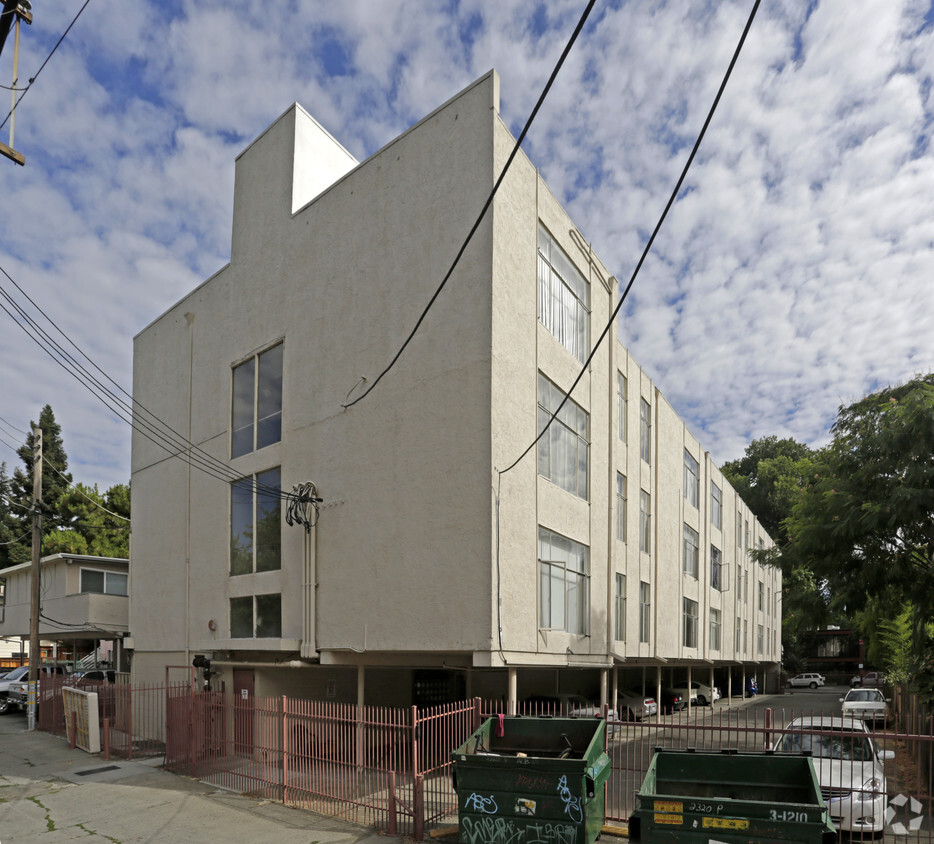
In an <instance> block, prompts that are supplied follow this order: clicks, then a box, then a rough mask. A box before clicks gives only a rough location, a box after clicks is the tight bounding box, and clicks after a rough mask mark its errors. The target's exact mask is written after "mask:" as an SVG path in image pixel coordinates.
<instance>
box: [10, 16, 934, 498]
mask: <svg viewBox="0 0 934 844" xmlns="http://www.w3.org/2000/svg"><path fill="white" fill-rule="evenodd" d="M85 5H86V8H84V10H83V12H81V14H80V16H79V17H78V19H77V21H76V22H75V23H74V26H73V27H72V29H71V30H70V32H69V33H68V35H67V36H66V37H65V38H64V40H63V41H62V42H61V46H59V47H58V49H57V50H56V52H55V53H54V55H52V57H51V59H49V61H48V63H47V64H46V66H45V67H44V68H43V69H42V71H41V73H39V75H38V77H37V78H36V79H35V81H34V83H33V84H32V86H31V87H30V88H29V90H28V93H27V94H26V95H25V96H24V97H23V100H22V103H21V105H20V106H19V107H18V108H17V110H16V122H15V142H14V147H15V148H16V149H17V150H18V151H19V152H21V153H23V154H24V155H25V156H26V165H25V167H19V166H17V165H15V164H14V163H12V162H11V161H8V160H7V159H3V158H0V208H2V209H3V212H4V213H3V228H2V233H0V268H2V271H3V273H5V274H2V273H0V290H2V293H0V296H3V297H9V298H0V302H2V304H3V305H4V306H5V307H6V309H8V310H11V311H13V309H14V306H13V304H12V302H15V303H16V304H17V305H18V306H19V307H22V308H23V309H24V310H25V311H26V312H27V313H28V314H29V315H30V316H32V317H33V318H34V319H37V320H40V321H43V319H44V318H43V317H42V316H41V314H40V312H39V310H38V308H41V310H42V311H44V312H45V314H46V315H48V317H49V318H50V319H51V320H52V321H53V322H54V324H55V326H57V328H58V329H60V330H61V331H62V332H63V333H64V334H65V335H67V338H68V341H71V342H73V343H74V344H75V345H76V346H77V347H78V348H80V349H81V350H82V352H84V353H86V354H87V355H88V356H89V357H90V358H91V360H93V361H94V363H95V364H96V365H97V366H99V367H100V368H101V370H103V371H104V372H105V373H106V374H107V375H108V376H109V377H110V378H112V379H113V380H114V381H115V382H116V383H117V384H119V385H120V386H121V387H122V388H123V389H125V390H126V391H127V392H130V391H131V389H132V385H131V356H132V339H133V336H134V335H135V334H136V333H138V332H139V331H140V330H141V329H142V328H143V327H145V326H146V325H147V324H148V323H149V322H151V321H152V320H153V319H154V318H155V317H157V316H158V315H159V314H160V313H162V312H163V311H164V310H165V309H166V308H167V307H169V306H170V305H171V304H172V303H174V302H175V301H177V300H178V299H179V298H180V297H181V296H183V295H184V294H185V293H187V292H188V291H189V290H191V289H192V288H193V287H194V286H196V285H197V284H199V283H200V282H201V281H202V280H203V279H205V278H206V277H208V276H209V275H211V274H212V273H214V272H215V271H216V270H218V269H219V268H220V267H222V266H223V265H224V264H225V263H226V262H227V260H228V257H229V250H230V226H231V217H232V195H233V174H234V158H235V156H236V155H237V154H238V153H239V152H240V151H241V150H242V149H243V148H244V147H245V146H246V145H247V144H248V143H249V142H250V141H251V140H252V139H253V138H254V137H256V136H257V135H258V134H259V133H260V132H261V131H262V130H263V129H264V128H265V127H266V126H267V125H268V124H269V123H270V122H271V121H272V120H274V119H275V118H276V117H277V116H278V115H279V114H281V113H282V112H283V111H284V110H285V109H286V108H287V107H288V106H289V105H290V104H291V103H292V102H294V101H298V102H299V103H301V104H302V105H303V106H304V107H305V108H307V109H308V111H310V112H311V113H312V114H313V115H314V116H315V117H316V118H317V119H318V120H319V121H320V122H321V123H322V124H323V125H324V126H325V127H326V128H327V129H328V130H329V131H330V132H331V133H332V134H333V135H334V136H335V137H336V138H338V139H339V140H340V141H341V142H342V143H343V144H344V146H345V147H347V148H348V149H349V150H350V151H351V152H352V153H353V154H354V155H355V156H356V157H357V158H358V159H359V160H363V159H364V158H366V157H367V156H369V155H371V154H372V153H374V152H375V151H376V150H378V149H379V148H380V147H382V146H383V145H385V144H386V143H388V142H389V141H390V140H392V139H393V138H394V137H395V136H396V135H398V134H399V133H401V132H402V131H404V130H405V129H406V128H408V127H409V126H410V125H412V124H413V123H415V122H416V121H418V120H419V119H421V118H422V117H423V116H424V115H426V114H427V113H428V112H430V111H431V110H433V109H434V108H436V107H437V106H438V105H440V104H441V103H443V102H444V101H446V100H447V99H449V98H450V97H451V96H452V95H453V94H455V93H456V92H458V91H459V90H461V89H462V88H464V87H465V86H467V85H468V84H469V83H470V82H472V81H473V80H474V79H475V78H477V77H478V76H480V75H482V74H483V73H485V72H486V71H487V70H489V69H490V68H496V70H497V71H498V72H499V74H500V76H501V78H502V96H501V100H502V115H503V118H504V119H505V120H506V122H507V123H508V124H509V125H510V126H511V127H512V128H513V131H514V133H515V134H517V135H518V133H519V131H520V130H521V128H522V126H523V125H524V123H525V121H526V119H527V117H528V114H529V113H530V111H531V109H532V107H533V105H534V103H535V101H536V99H537V98H538V96H539V94H540V92H541V90H542V88H543V86H544V84H545V82H546V80H547V78H548V76H549V74H550V72H551V70H552V68H553V66H554V64H555V63H556V61H557V59H558V57H559V55H560V53H561V51H562V49H563V47H564V45H565V43H566V41H567V39H568V37H569V35H570V33H571V31H572V30H573V28H574V25H575V24H576V22H577V20H578V18H579V17H580V15H581V13H582V11H583V9H584V7H585V5H586V2H585V0H548V2H541V1H540V0H499V2H495V3H493V2H488V0H448V2H441V0H438V2H434V0H343V2H340V3H337V2H332V0H272V1H271V0H264V2H258V0H257V1H256V2H254V0H198V2H187V0H172V1H171V2H166V0H151V2H145V0H89V2H88V3H87V4H85V0H33V12H34V22H33V24H32V26H30V27H23V31H22V36H21V47H20V66H19V70H20V79H21V84H25V83H26V82H27V80H28V79H29V78H30V77H33V76H35V74H36V73H37V71H38V70H39V68H40V66H41V65H42V63H43V62H44V61H45V60H46V59H47V57H48V56H49V54H50V52H51V51H52V49H53V47H54V46H55V44H56V42H58V40H59V39H60V38H61V36H62V34H63V33H64V32H65V31H66V29H67V28H68V26H69V24H71V23H72V21H73V20H74V18H75V16H76V15H78V13H79V11H81V10H82V7H84V6H85ZM751 7H752V0H723V2H712V3H703V2H699V0H671V2H652V1H651V0H639V2H623V1H622V0H617V2H609V1H608V0H598V2H597V4H596V7H595V8H594V11H593V12H592V14H591V16H590V19H589V21H588V24H587V26H586V28H585V30H584V32H583V33H582V35H581V37H580V38H579V40H578V42H577V44H576V46H575V47H574V50H573V52H572V54H571V57H570V58H569V60H568V62H567V63H566V65H565V67H564V70H563V71H562V73H561V75H560V76H559V78H558V81H557V83H556V85H555V87H554V88H553V90H552V92H551V94H550V95H549V98H548V99H547V100H546V102H545V105H544V107H543V108H542V110H541V112H540V113H539V115H538V118H537V120H536V122H535V124H534V126H533V129H532V131H531V134H530V136H529V138H528V140H527V142H526V144H525V150H526V152H527V154H528V155H529V156H530V157H531V159H532V160H533V162H534V163H535V164H536V165H538V166H539V167H540V168H541V170H542V173H543V175H544V178H545V179H546V181H547V182H548V183H549V184H550V186H551V188H552V189H553V190H554V192H555V193H556V195H557V196H558V197H559V198H560V199H561V200H562V201H563V202H564V204H565V207H566V208H567V210H568V211H569V213H570V215H571V217H572V218H573V219H574V220H575V221H576V222H577V224H578V225H579V227H580V229H581V231H582V232H583V234H584V236H585V237H586V238H587V239H588V240H590V241H591V242H592V243H593V246H594V249H595V251H596V252H597V253H598V254H599V255H600V256H601V258H602V259H603V261H604V262H605V263H606V264H607V266H608V267H609V268H610V270H611V271H612V272H613V273H614V274H615V275H617V277H619V278H620V279H622V280H623V281H624V283H625V281H626V280H628V278H629V276H630V275H631V273H632V271H633V268H634V267H635V264H636V262H637V260H638V258H639V255H640V254H641V251H642V249H643V247H644V244H645V241H646V239H647V237H648V235H649V233H650V232H651V230H652V228H653V227H654V225H655V222H656V220H657V218H658V216H659V214H660V213H661V211H662V209H663V207H664V205H665V202H666V201H667V198H668V194H669V193H670V191H671V189H672V188H673V186H674V184H675V182H676V180H677V177H678V175H679V173H680V170H681V168H682V166H683V164H684V161H685V160H686V158H687V155H688V153H689V152H690V148H691V146H692V144H693V142H694V139H695V137H696V135H697V133H698V132H699V130H700V127H701V125H702V124H703V120H704V118H705V116H706V113H707V110H708V109H709V107H710V104H711V102H712V100H713V97H714V95H715V93H716V90H717V87H718V85H719V84H720V80H721V78H722V76H723V73H724V71H725V69H726V67H727V65H728V63H729V60H730V56H731V54H732V51H733V49H734V47H735V45H736V43H737V41H738V39H739V36H740V33H741V32H742V29H743V26H744V24H745V22H746V18H747V16H748V14H749V11H750V9H751ZM12 73H13V39H12V35H11V37H10V39H9V40H8V42H7V45H6V47H5V49H4V51H3V54H2V55H0V84H3V85H7V86H8V85H10V83H11V81H12ZM932 75H934V12H932V9H931V4H930V3H929V2H928V0H925V2H912V1H911V0H820V2H814V0H812V2H807V0H770V2H766V3H763V4H762V8H761V9H760V11H759V14H758V16H757V18H756V21H755V23H754V25H753V29H752V32H751V34H750V36H749V39H748V41H747V44H746V47H745V49H744V51H743V54H742V56H741V57H740V60H739V63H738V65H737V68H736V71H735V72H734V75H733V78H732V80H731V82H730V85H729V87H728V88H727V91H726V94H725V97H724V99H723V101H722V103H721V105H720V108H719V110H718V112H717V115H716V117H715V118H714V121H713V123H712V125H711V127H710V129H709V130H708V134H707V137H706V140H705V143H704V146H703V147H702V149H701V154H700V156H699V158H698V159H697V161H696V162H695V165H694V167H693V169H692V170H691V172H690V174H689V176H688V179H687V182H686V183H685V187H684V190H683V191H682V195H681V198H680V199H679V201H678V202H677V203H676V205H675V206H674V207H673V209H672V211H671V213H670V215H669V218H668V221H667V223H666V225H665V227H664V228H663V230H662V232H661V234H660V236H659V238H658V240H657V241H656V244H655V247H654V250H653V252H652V255H651V257H650V258H649V260H648V261H647V263H646V265H645V267H644V269H643V271H642V273H641V274H640V276H639V278H638V279H637V281H636V284H635V287H634V289H633V292H632V294H631V295H630V297H629V298H628V299H627V302H626V307H625V308H624V313H623V314H622V315H621V318H620V324H619V334H620V337H621V338H622V339H623V341H624V342H625V343H626V344H627V345H628V346H629V347H630V349H631V350H632V352H633V354H634V355H635V357H636V359H637V360H638V361H639V363H640V364H641V365H642V366H643V367H644V368H645V369H646V370H647V371H648V373H649V374H650V376H651V377H652V378H653V379H654V380H655V382H656V383H657V384H658V385H659V386H660V388H661V389H662V391H663V392H664V394H665V395H666V396H667V398H668V399H669V401H670V402H671V403H672V404H673V405H674V407H675V409H676V410H677V411H678V412H679V413H680V414H681V415H682V417H683V418H684V419H685V420H687V422H688V423H689V425H690V427H691V428H692V430H693V431H694V433H695V434H696V435H697V436H698V437H699V438H700V440H701V442H702V443H703V444H704V446H705V447H706V448H707V449H709V450H710V452H711V454H712V456H713V458H714V460H716V461H717V462H718V463H722V462H723V461H725V460H729V459H733V458H735V457H738V456H740V455H741V454H742V452H743V449H744V447H745V446H746V444H747V443H748V442H749V441H750V440H751V439H753V438H756V437H761V436H766V435H770V434H775V435H779V436H792V437H795V438H796V439H798V440H799V441H803V442H807V443H810V444H812V445H820V444H823V443H824V442H826V439H827V429H828V426H829V425H830V423H831V422H832V421H833V418H834V415H835V412H836V409H837V408H838V406H839V405H841V404H843V403H849V402H850V401H852V400H855V399H856V398H859V397H861V396H862V395H864V394H865V393H867V392H869V391H871V390H873V389H874V388H878V387H880V386H884V385H887V384H890V383H894V382H899V381H903V380H906V379H909V378H911V377H912V376H914V375H916V374H919V373H922V372H928V371H931V370H934V293H932V279H934V149H932V145H931V127H932V117H934V101H932V96H934V88H932V85H931V80H932ZM9 97H10V94H9V92H8V91H6V90H0V102H2V103H4V104H5V105H4V106H3V107H2V108H0V117H2V116H3V115H5V114H6V113H7V111H8V110H9V106H8V105H7V104H8V103H9V101H10V100H9ZM9 129H10V123H9V121H7V123H6V125H5V126H4V127H3V128H2V129H0V140H2V141H3V142H5V143H8V142H9ZM465 234H466V232H465ZM442 295H443V294H442ZM27 296H28V297H29V299H27V298H26V297H27ZM30 299H31V300H32V302H30V301H29V300H30ZM33 303H34V304H33ZM18 319H22V318H21V317H20V318H18ZM44 327H45V329H46V330H47V331H49V333H50V334H52V335H54V336H55V337H56V339H57V340H58V341H59V342H61V343H63V344H64V343H66V342H68V341H66V340H64V338H63V337H62V336H61V335H58V334H57V333H56V329H55V328H52V326H50V325H49V324H48V323H44ZM404 328H405V331H408V329H409V328H410V326H405V327H404ZM401 333H402V329H400V334H401ZM597 333H598V332H597V331H594V336H596V334H597ZM402 364H403V365H404V359H403V360H402ZM85 366H86V367H87V368H88V369H90V368H91V367H90V364H87V363H85ZM98 377H101V376H98ZM387 377H389V378H391V377H392V376H391V375H389V376H387ZM45 404H51V405H52V407H53V408H54V410H55V414H56V418H57V419H58V421H59V423H60V424H61V426H62V429H63V436H64V441H65V448H66V450H67V452H68V455H69V459H70V467H69V468H70V469H71V471H72V473H73V474H74V476H75V479H76V480H79V481H81V482H83V483H88V484H94V483H97V484H98V485H99V486H100V487H101V488H102V489H103V488H106V487H108V486H110V485H111V484H113V483H118V482H126V481H127V480H128V479H129V471H130V469H129V442H130V430H129V426H128V425H127V424H126V423H125V422H124V421H122V420H120V419H119V418H118V417H116V416H115V415H114V414H113V413H112V412H111V411H110V410H108V409H107V408H106V407H105V406H104V405H103V404H101V402H100V401H99V400H98V399H96V398H95V397H94V396H93V395H91V394H90V393H89V392H88V391H87V390H86V389H85V388H84V387H82V386H81V385H80V384H79V383H78V381H77V380H76V379H74V378H73V377H72V376H71V375H69V374H68V372H66V371H65V369H64V368H63V367H62V366H60V365H59V364H58V363H56V362H55V361H53V360H52V359H51V358H49V357H48V356H47V355H46V354H45V353H44V352H43V351H42V350H41V349H40V348H39V347H38V346H37V345H36V344H35V343H33V341H31V340H30V339H28V338H27V336H26V335H25V334H24V333H23V331H22V330H21V329H20V328H19V327H18V325H17V322H15V321H14V320H13V319H12V318H11V317H10V316H9V315H8V314H7V313H5V312H2V311H0V461H6V462H7V464H8V467H10V468H11V467H13V466H16V465H18V464H19V461H18V458H17V457H16V455H15V453H14V451H13V448H15V447H17V446H19V445H20V444H21V443H22V442H23V439H24V432H25V431H26V430H28V428H29V422H30V421H31V420H36V419H38V415H39V411H40V409H41V408H42V406H43V405H45Z"/></svg>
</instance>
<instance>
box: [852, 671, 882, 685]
mask: <svg viewBox="0 0 934 844" xmlns="http://www.w3.org/2000/svg"><path fill="white" fill-rule="evenodd" d="M850 685H851V686H853V687H854V688H856V687H857V686H863V687H866V688H873V689H881V688H882V687H883V686H884V685H885V675H884V674H883V673H882V672H881V671H864V672H863V673H862V675H859V674H857V675H856V676H855V677H854V678H853V679H852V680H850Z"/></svg>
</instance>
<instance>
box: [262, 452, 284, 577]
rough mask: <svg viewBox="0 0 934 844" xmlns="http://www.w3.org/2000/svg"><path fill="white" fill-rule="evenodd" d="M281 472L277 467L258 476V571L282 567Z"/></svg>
mask: <svg viewBox="0 0 934 844" xmlns="http://www.w3.org/2000/svg"><path fill="white" fill-rule="evenodd" d="M280 477H281V471H280V469H279V467H278V466H277V467H276V468H275V469H270V470H269V471H268V472H260V473H259V474H258V475H257V476H256V482H257V485H258V487H259V490H258V491H257V493H256V570H257V571H274V570H276V569H279V568H281V567H282V538H281V534H282V529H281V523H282V520H281V518H280V501H281V499H280V498H279V488H280V485H281V483H280Z"/></svg>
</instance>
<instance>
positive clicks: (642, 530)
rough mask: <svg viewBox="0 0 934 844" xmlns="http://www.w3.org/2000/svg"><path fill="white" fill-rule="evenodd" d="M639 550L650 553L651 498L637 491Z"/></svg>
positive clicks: (642, 491) (643, 492)
mask: <svg viewBox="0 0 934 844" xmlns="http://www.w3.org/2000/svg"><path fill="white" fill-rule="evenodd" d="M639 550H640V551H644V552H645V553H646V554H651V553H652V496H651V495H649V494H648V493H647V492H646V491H645V490H644V489H642V490H639Z"/></svg>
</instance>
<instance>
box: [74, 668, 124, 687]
mask: <svg viewBox="0 0 934 844" xmlns="http://www.w3.org/2000/svg"><path fill="white" fill-rule="evenodd" d="M116 677H117V672H116V671H114V670H113V669H112V668H92V669H89V670H87V671H76V672H75V673H74V674H72V675H71V677H70V678H69V679H68V681H67V683H68V685H69V686H74V687H75V688H76V689H81V688H85V687H87V686H101V685H111V684H113V683H115V682H116Z"/></svg>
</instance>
